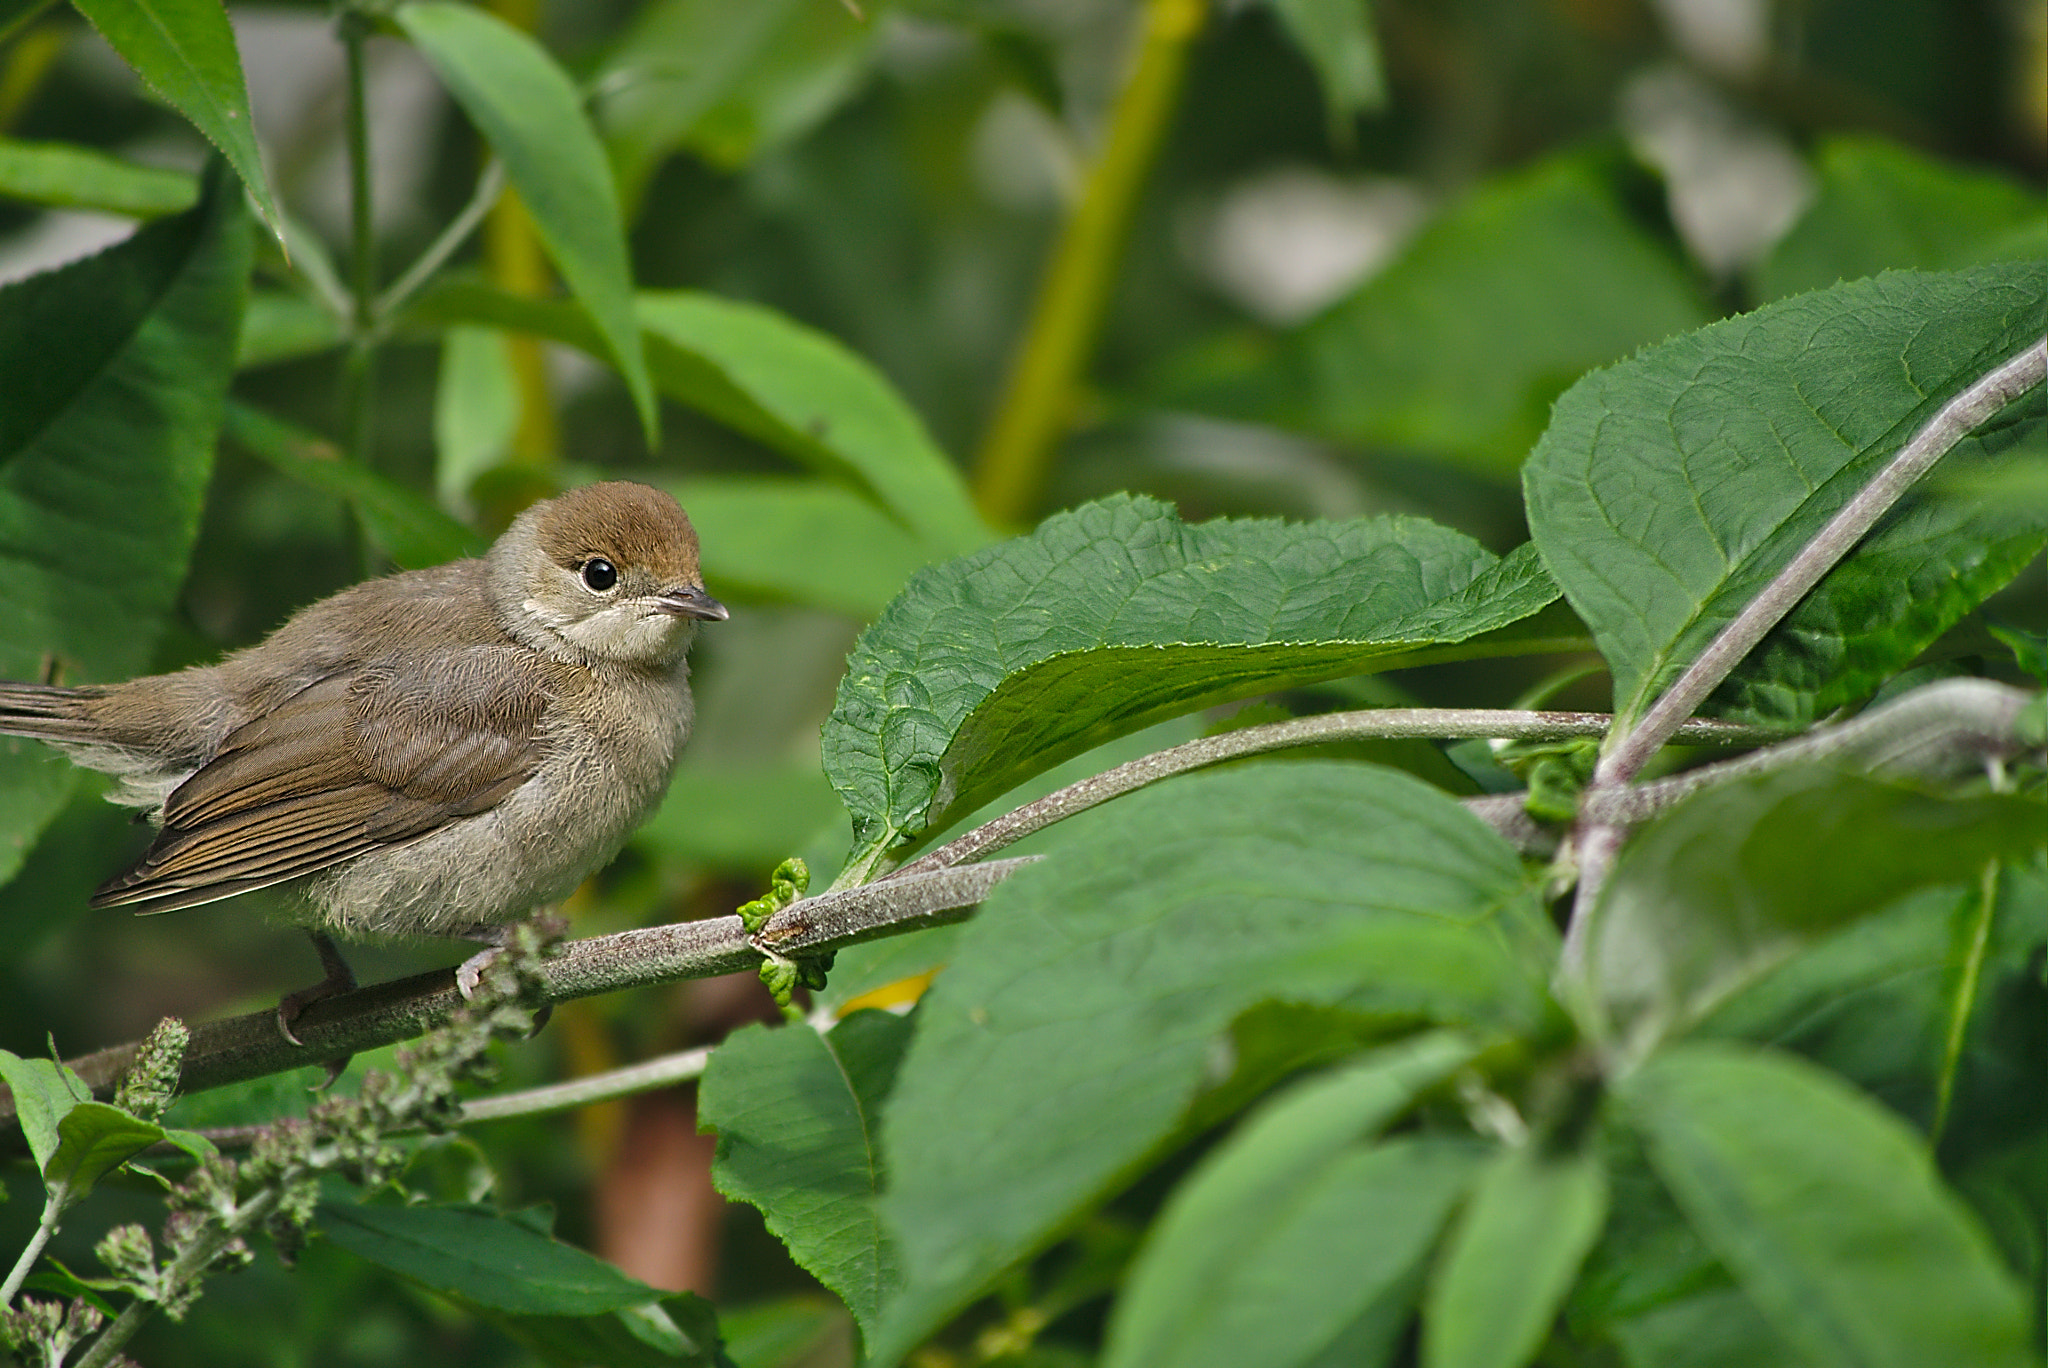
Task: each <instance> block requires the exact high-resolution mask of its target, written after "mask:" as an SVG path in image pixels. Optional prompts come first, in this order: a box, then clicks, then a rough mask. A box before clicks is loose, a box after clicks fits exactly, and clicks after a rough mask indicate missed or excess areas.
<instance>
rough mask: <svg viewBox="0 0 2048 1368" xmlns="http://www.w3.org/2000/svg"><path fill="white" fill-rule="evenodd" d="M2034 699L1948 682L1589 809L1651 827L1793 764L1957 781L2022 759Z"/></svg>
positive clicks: (1978, 683)
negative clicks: (1676, 809)
mask: <svg viewBox="0 0 2048 1368" xmlns="http://www.w3.org/2000/svg"><path fill="white" fill-rule="evenodd" d="M2033 697H2034V696H2033V695H2031V694H2029V693H2028V692H2027V691H2026V690H2024V689H2015V688H2013V687H2011V686H2010V685H2006V684H1998V683H1994V682H1993V681H1991V680H1988V679H1946V680H1942V681H1941V682H1939V683H1935V684H1928V685H1925V686H1923V687H1921V688H1918V689H1915V690H1913V691H1912V692H1911V693H1907V694H1902V695H1900V696H1899V697H1898V698H1895V699H1893V700H1891V701H1890V702H1888V703H1886V704H1884V705H1883V706H1882V707H1878V708H1872V709H1871V710H1870V711H1869V712H1867V713H1864V714H1863V715H1862V716H1861V717H1858V718H1855V719H1854V720H1852V721H1848V722H1843V723H1840V724H1838V725H1836V726H1832V727H1824V728H1821V729H1819V730H1816V731H1812V732H1809V733H1807V734H1806V735H1805V736H1802V737H1799V738H1797V739H1796V740H1792V741H1786V742H1784V743H1783V744H1781V745H1776V746H1772V747H1771V748H1770V749H1769V750H1760V751H1757V752H1756V753H1755V754H1753V755H1745V756H1742V757H1741V758H1740V759H1736V760H1724V761H1722V762H1721V763H1719V764H1716V765H1702V766H1701V767H1700V768H1698V769H1694V770H1687V771H1686V772H1685V773H1683V774H1677V775H1673V776H1672V777H1671V778H1669V779H1660V780H1657V781H1656V782H1654V783H1648V784H1635V785H1627V786H1622V785H1617V786H1616V787H1614V788H1608V789H1599V790H1589V791H1588V792H1587V794H1586V797H1585V802H1584V804H1583V806H1582V809H1581V810H1582V811H1583V812H1585V813H1586V814H1587V815H1588V816H1590V817H1591V818H1592V819H1593V820H1595V821H1598V822H1602V823H1608V824H1613V825H1632V824H1634V823H1637V822H1644V821H1647V820H1649V819H1650V818H1652V817H1654V816H1656V815H1657V814H1658V813H1660V812H1663V811H1664V810H1665V809H1667V808H1669V807H1671V806H1673V805H1674V804H1676V803H1678V802H1681V801H1683V800H1684V799H1686V798H1690V797H1691V796H1692V795H1693V794H1695V793H1698V792H1699V791H1700V790H1702V789H1708V788H1713V787H1714V786H1716V785H1718V784H1725V783H1727V782H1729V781H1730V780H1733V779H1746V778H1749V777H1750V776H1752V775H1757V774H1770V773H1773V772H1775V771H1778V770H1782V769H1788V768H1790V767H1791V766H1793V765H1815V764H1832V765H1836V766H1839V767H1842V768H1847V769H1856V770H1861V771H1865V772H1868V773H1871V774H1875V775H1878V776H1879V777H1881V778H1887V779H1928V780H1935V779H1952V778H1955V777H1957V776H1958V775H1961V774H1966V773H1968V772H1970V771H1972V770H1976V769H1981V768H1982V767H1983V766H1984V765H1985V764H1986V763H1987V762H1989V761H1993V760H2004V759H2009V758H2011V757H2012V756H2013V755H2015V754H2018V753H2019V751H2020V750H2021V749H2022V748H2023V746H2024V744H2025V743H2024V742H2023V741H2022V740H2021V738H2020V734H2019V733H2020V713H2021V711H2022V710H2023V709H2024V708H2025V707H2026V706H2027V704H2028V702H2029V701H2030V700H2031V699H2032V698H2033Z"/></svg>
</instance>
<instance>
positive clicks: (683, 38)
mask: <svg viewBox="0 0 2048 1368" xmlns="http://www.w3.org/2000/svg"><path fill="white" fill-rule="evenodd" d="M878 8H886V6H875V5H863V6H861V11H860V13H858V14H856V13H854V12H853V11H851V10H849V9H847V8H846V7H844V6H840V5H817V4H812V3H810V0H754V3H750V4H745V5H733V4H727V3H725V0H657V3H654V4H650V5H646V6H643V7H642V8H641V9H640V11H639V12H638V14H636V15H635V16H634V18H633V21H632V23H631V24H630V25H629V26H628V27H627V28H626V31H625V33H624V34H623V35H622V36H621V37H620V39H619V43H618V46H617V47H616V48H614V49H613V50H612V52H611V54H610V56H609V57H607V58H606V60H605V64H604V72H603V75H602V76H601V77H600V80H601V81H602V82H603V85H604V87H605V89H606V94H605V97H604V99H603V101H602V103H601V104H600V105H599V109H598V112H599V119H600V122H601V123H602V125H603V128H604V132H605V140H606V142H607V143H608V144H609V145H610V147H611V150H612V158H613V162H614V164H615V165H616V166H617V168H618V172H619V184H620V186H621V187H622V189H623V192H624V196H625V199H626V202H627V203H628V204H632V203H636V202H637V201H638V200H639V199H640V195H641V192H642V190H643V189H644V188H645V186H646V184H647V179H648V177H649V176H651V175H652V174H653V173H654V171H655V169H656V168H657V167H659V166H660V164H661V162H662V160H663V159H665V158H666V157H668V156H669V155H670V154H671V153H673V152H675V151H677V150H678V149H680V148H688V149H690V150H691V151H693V152H696V153H697V154H698V155H699V156H701V157H703V158H704V159H705V160H706V161H709V162H711V163H712V164H713V165H715V166H719V167H723V168H732V167H737V166H740V165H742V164H744V163H745V162H747V161H750V160H752V159H753V158H754V157H755V156H757V155H759V154H760V153H762V152H764V151H767V150H769V149H771V148H774V147H777V146H779V145H781V144H783V143H786V142H789V141H791V140H793V139H795V138H797V137H799V136H801V135H802V134H803V133H804V132H805V131H806V130H807V129H809V128H811V127H812V126H814V125H815V124H816V123H817V122H818V121H819V120H821V119H823V118H824V117H825V116H826V115H828V114H830V113H831V112H832V111H833V110H834V109H836V108H837V107H838V106H839V105H840V104H841V103H842V102H844V101H845V100H846V99H847V97H848V96H850V95H852V94H853V93H854V91H855V90H857V89H858V88H859V85H860V81H861V79H862V78H863V77H864V76H865V75H866V73H867V70H868V66H869V62H870V59H871V58H872V56H873V53H874V50H875V45H876V42H877V40H878V39H879V38H880V36H881V34H882V32H883V30H884V29H885V28H886V22H885V21H884V20H883V18H882V17H881V16H880V15H879V14H878V13H877V9H878Z"/></svg>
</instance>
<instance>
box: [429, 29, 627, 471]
mask: <svg viewBox="0 0 2048 1368" xmlns="http://www.w3.org/2000/svg"><path fill="white" fill-rule="evenodd" d="M395 17H396V19H397V20H398V23H399V26H400V27H401V28H403V29H404V30H405V32H406V36H407V37H409V38H411V39H412V41H413V44H414V46H416V47H417V48H418V49H419V51H420V55H421V56H422V57H424V58H426V60H427V64H428V65H429V66H431V67H433V69H434V72H435V74H436V75H438V76H439V77H440V78H441V82H442V84H444V85H445V86H447V87H448V92H449V94H451V95H453V96H454V97H455V100H456V103H458V104H460V105H461V106H462V109H463V112H464V113H466V114H467V115H469V118H470V121H471V122H472V123H474V124H475V125H476V126H477V128H478V129H479V130H480V131H481V132H482V133H483V135H484V137H485V138H486V139H488V140H489V141H490V144H491V147H492V149H493V150H494V151H496V152H497V154H498V156H499V157H501V158H503V159H504V162H505V170H506V173H507V174H508V175H509V176H510V178H511V181H512V186H513V188H514V189H516V190H517V191H518V192H519V198H520V200H521V201H522V202H523V203H524V204H525V206H526V209H527V212H529V213H530V214H532V216H533V223H534V227H535V229H536V230H537V231H538V232H539V234H540V240H541V243H542V245H544V246H545V247H546V248H547V251H548V255H549V256H550V257H552V258H553V259H554V263H555V266H556V267H557V268H558V269H559V270H560V271H561V273H562V279H563V280H565V281H566V282H568V286H569V288H570V290H572V291H573V292H574V293H575V295H576V298H577V299H578V300H579V301H581V303H582V304H583V307H584V308H585V309H586V310H587V311H588V312H589V315H590V319H591V321H592V322H593V323H594V324H595V325H596V327H597V331H598V334H599V336H600V337H601V338H602V346H603V351H602V354H603V356H604V358H605V359H606V360H608V361H610V362H611V364H612V365H614V366H616V367H617V368H618V371H619V374H620V375H621V376H622V377H624V379H625V382H626V390H627V392H628V393H630V394H631V395H632V397H633V407H634V409H635V410H636V411H637V412H638V413H639V415H640V426H641V429H642V430H643V431H644V432H645V433H646V436H647V440H648V442H649V443H650V444H652V443H653V441H654V440H655V434H656V433H657V432H658V431H659V430H660V422H659V419H658V417H657V414H656V412H655V406H654V385H653V382H652V381H651V380H650V379H649V378H648V374H647V357H646V353H645V351H644V349H643V347H642V345H641V341H640V328H639V324H638V323H637V322H636V321H635V320H634V317H633V275H632V266H631V263H630V262H629V261H628V259H627V254H626V233H625V225H624V221H623V220H622V218H621V217H620V213H619V197H618V190H617V188H616V187H615V186H614V185H613V183H612V175H611V167H610V164H609V163H608V162H607V161H606V160H605V155H604V145H603V144H602V143H600V142H599V141H598V137H597V133H596V131H595V130H593V129H592V127H591V125H590V120H589V118H588V117H587V116H586V115H585V113H584V110H583V100H582V97H581V96H580V95H579V94H578V93H577V90H576V87H575V84H574V83H573V82H571V81H570V79H569V77H568V75H567V73H565V72H564V71H563V70H562V69H561V67H559V66H557V65H556V64H555V60H554V59H553V58H552V57H550V56H549V55H548V54H547V52H546V51H545V50H543V49H542V48H541V46H540V45H539V44H538V43H536V42H534V41H533V39H531V38H529V37H528V36H527V35H526V34H524V33H521V32H520V31H519V30H518V29H515V28H513V27H512V26H511V25H509V24H507V23H505V22H504V21H503V20H501V19H498V18H496V17H495V16H493V15H491V14H489V13H487V12H485V11H483V10H480V9H474V8H472V7H470V6H468V5H455V4H440V3H433V4H428V3H419V4H406V5H400V6H399V7H398V11H397V13H396V15H395Z"/></svg>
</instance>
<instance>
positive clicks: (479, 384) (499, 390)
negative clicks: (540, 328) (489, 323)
mask: <svg viewBox="0 0 2048 1368" xmlns="http://www.w3.org/2000/svg"><path fill="white" fill-rule="evenodd" d="M508 342H509V339H507V338H506V336H505V335H504V334H503V333H501V332H498V331H497V330H495V329H492V328H469V327H454V328H450V329H448V331H447V333H446V334H445V335H444V336H443V337H442V339H441V374H440V381H439V383H438V384H437V385H436V386H435V387H434V488H435V489H436V490H438V491H439V493H440V495H441V498H442V501H443V502H445V503H447V504H449V505H450V506H451V507H464V506H466V501H467V499H468V498H469V491H470V486H472V485H474V484H475V483H476V478H477V476H479V475H481V474H483V473H484V472H485V471H486V470H489V469H490V468H491V467H492V466H495V465H497V464H498V463H499V462H501V461H503V460H504V459H505V456H506V453H507V452H509V451H510V450H511V449H512V438H513V436H514V435H515V434H516V433H517V432H518V431H519V412H520V398H519V377H518V376H517V375H516V374H514V372H513V370H512V351H511V347H510V346H509V345H508Z"/></svg>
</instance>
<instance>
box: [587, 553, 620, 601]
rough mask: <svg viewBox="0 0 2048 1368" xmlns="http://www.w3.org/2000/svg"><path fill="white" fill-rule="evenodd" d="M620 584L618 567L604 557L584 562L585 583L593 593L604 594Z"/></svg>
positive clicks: (593, 557) (595, 557)
mask: <svg viewBox="0 0 2048 1368" xmlns="http://www.w3.org/2000/svg"><path fill="white" fill-rule="evenodd" d="M618 582H619V571H618V567H617V566H615V565H613V564H612V563H611V562H610V561H608V560H606V559H605V558H604V557H603V556H592V557H591V558H590V559H589V560H587V561H585V562H583V583H584V586H585V587H586V588H588V589H590V590H591V591H592V592H593V593H599V594H602V593H603V592H604V591H605V590H607V589H609V588H611V587H612V586H613V585H614V584H617V583H618Z"/></svg>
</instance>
